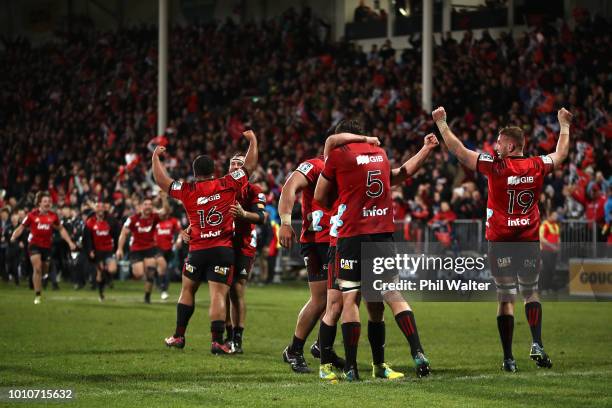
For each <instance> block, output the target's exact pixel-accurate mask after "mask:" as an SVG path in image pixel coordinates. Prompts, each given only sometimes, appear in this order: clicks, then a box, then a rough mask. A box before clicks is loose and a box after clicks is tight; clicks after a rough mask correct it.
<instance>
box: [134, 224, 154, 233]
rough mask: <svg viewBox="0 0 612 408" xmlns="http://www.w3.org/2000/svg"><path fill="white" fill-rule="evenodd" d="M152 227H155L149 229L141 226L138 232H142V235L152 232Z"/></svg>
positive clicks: (150, 226)
mask: <svg viewBox="0 0 612 408" xmlns="http://www.w3.org/2000/svg"><path fill="white" fill-rule="evenodd" d="M152 227H153V226H152V225H149V226H148V227H140V226H139V227H138V232H140V233H141V234H145V233H147V232H151V228H152Z"/></svg>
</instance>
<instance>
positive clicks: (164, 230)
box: [155, 217, 181, 251]
mask: <svg viewBox="0 0 612 408" xmlns="http://www.w3.org/2000/svg"><path fill="white" fill-rule="evenodd" d="M180 231H181V224H180V222H179V220H178V219H177V218H175V217H168V218H166V219H165V220H159V222H158V223H157V225H156V226H155V243H156V244H157V247H158V248H159V249H161V250H162V251H171V250H172V244H173V243H174V236H175V235H176V234H178V233H179V232H180Z"/></svg>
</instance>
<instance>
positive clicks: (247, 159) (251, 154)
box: [242, 130, 259, 176]
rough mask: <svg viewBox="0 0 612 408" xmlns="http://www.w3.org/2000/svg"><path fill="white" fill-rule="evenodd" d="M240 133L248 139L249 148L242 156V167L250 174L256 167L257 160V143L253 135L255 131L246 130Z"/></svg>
mask: <svg viewBox="0 0 612 408" xmlns="http://www.w3.org/2000/svg"><path fill="white" fill-rule="evenodd" d="M242 135H243V136H244V137H245V138H246V139H247V140H248V141H249V149H248V150H247V152H246V155H245V156H244V166H243V168H244V169H245V170H246V171H247V173H248V175H249V176H250V175H251V174H253V172H254V171H255V169H256V168H257V161H258V160H259V150H258V149H259V147H258V145H257V137H255V133H254V132H253V131H252V130H247V131H246V132H244V133H243V134H242Z"/></svg>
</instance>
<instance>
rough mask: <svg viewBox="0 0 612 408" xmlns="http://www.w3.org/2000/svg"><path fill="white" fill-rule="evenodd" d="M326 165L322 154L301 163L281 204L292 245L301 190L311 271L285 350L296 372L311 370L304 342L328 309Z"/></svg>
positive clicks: (303, 240) (284, 237)
mask: <svg viewBox="0 0 612 408" xmlns="http://www.w3.org/2000/svg"><path fill="white" fill-rule="evenodd" d="M330 133H333V132H332V131H328V134H327V136H330ZM340 140H341V139H338V138H335V139H331V141H330V143H334V142H339V141H340ZM343 140H344V143H349V142H354V141H361V142H365V143H372V144H380V142H379V141H378V139H377V138H375V137H365V136H355V135H350V136H349V137H348V138H344V139H343ZM332 147H335V146H331V147H330V146H329V145H328V148H332ZM323 167H324V162H323V158H322V157H315V158H312V159H309V160H306V161H304V162H303V163H301V164H300V165H299V166H298V167H297V169H296V171H294V172H293V173H291V175H290V176H289V178H288V179H287V181H286V182H285V185H284V186H283V189H282V192H281V196H280V200H279V205H278V211H279V214H280V218H281V227H280V231H279V240H280V244H281V246H283V247H284V248H291V246H292V245H293V241H294V238H295V232H294V231H293V227H292V225H291V211H292V209H293V204H294V202H295V196H296V194H297V193H298V192H299V191H301V192H302V233H301V236H300V247H301V248H300V249H301V253H302V256H303V257H304V263H305V264H306V269H307V272H308V286H309V289H310V298H309V299H308V301H307V302H306V304H305V305H304V306H303V307H302V310H300V313H299V314H298V320H297V324H296V327H295V332H294V335H293V340H292V342H291V344H290V345H289V346H287V347H286V348H285V350H284V351H283V360H284V361H285V362H286V363H288V364H289V365H290V366H291V369H292V370H293V371H295V372H297V373H308V372H310V369H309V368H308V364H307V363H306V360H305V359H304V344H305V343H306V338H307V337H308V335H309V334H310V332H311V331H312V329H313V328H314V327H315V326H316V324H317V322H318V321H319V319H320V318H321V316H322V314H323V313H324V312H325V308H326V304H327V279H328V273H327V268H328V262H327V258H328V250H329V212H328V211H327V210H326V209H324V208H323V207H322V206H321V205H320V204H319V203H317V202H316V201H314V199H313V198H314V190H315V187H316V184H317V180H318V178H319V174H321V171H322V170H323ZM311 352H312V354H313V356H314V357H315V358H320V348H319V344H318V341H317V342H315V343H314V344H313V345H312V347H311ZM329 353H330V354H331V356H330V359H331V360H332V362H333V364H334V365H335V366H337V367H343V366H344V361H343V360H342V359H341V358H339V357H338V356H337V355H336V353H335V352H334V351H333V349H332V350H331V351H329Z"/></svg>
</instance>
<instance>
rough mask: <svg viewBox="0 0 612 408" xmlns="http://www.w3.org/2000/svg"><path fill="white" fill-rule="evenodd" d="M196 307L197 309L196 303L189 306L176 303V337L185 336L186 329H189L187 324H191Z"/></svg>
mask: <svg viewBox="0 0 612 408" xmlns="http://www.w3.org/2000/svg"><path fill="white" fill-rule="evenodd" d="M194 309H195V305H193V306H188V305H185V304H183V303H177V305H176V330H175V332H174V337H183V336H185V330H187V325H188V324H189V319H191V315H193V311H194Z"/></svg>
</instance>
